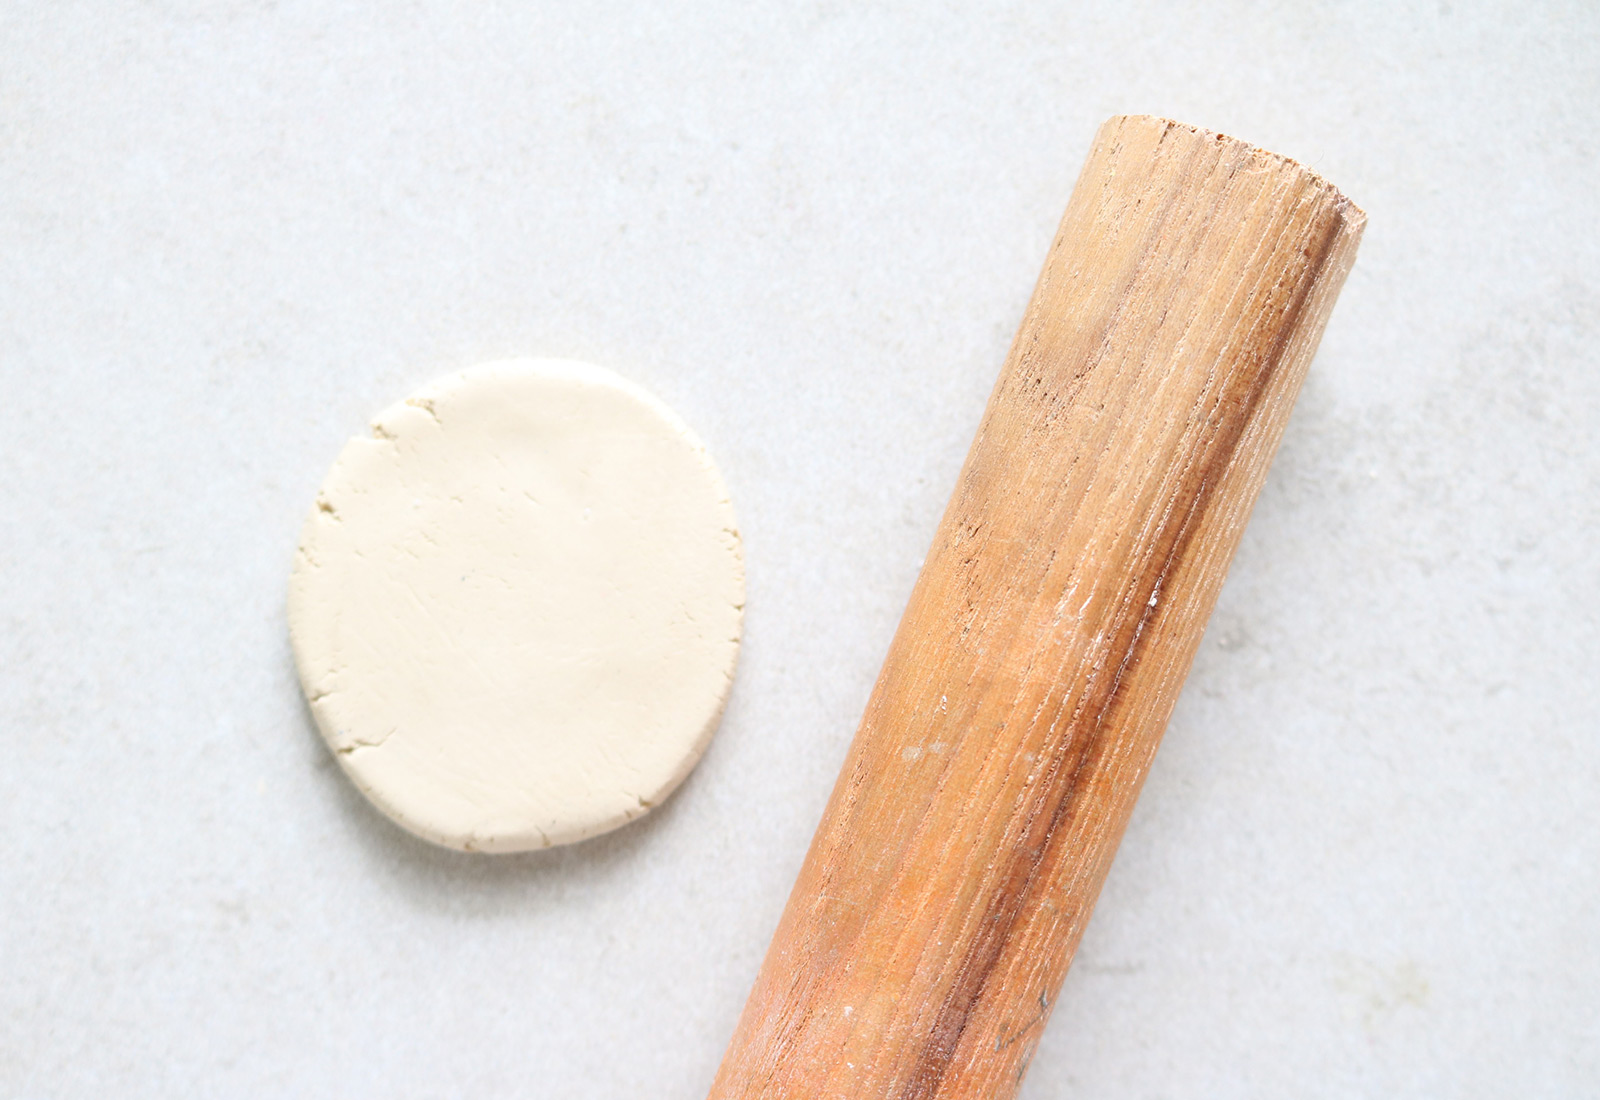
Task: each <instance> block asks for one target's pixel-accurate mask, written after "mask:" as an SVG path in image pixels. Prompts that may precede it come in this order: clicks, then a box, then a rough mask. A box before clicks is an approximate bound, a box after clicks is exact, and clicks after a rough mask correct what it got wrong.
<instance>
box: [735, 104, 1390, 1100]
mask: <svg viewBox="0 0 1600 1100" xmlns="http://www.w3.org/2000/svg"><path fill="white" fill-rule="evenodd" d="M1365 220H1366V219H1365V215H1364V214H1363V213H1362V212H1361V211H1360V210H1359V209H1358V208H1357V207H1356V206H1354V205H1353V204H1352V203H1351V202H1350V201H1349V200H1348V199H1346V198H1345V197H1344V196H1343V195H1341V194H1340V193H1339V192H1338V190H1336V189H1335V188H1334V187H1333V186H1332V185H1330V184H1329V183H1327V182H1326V181H1325V180H1323V179H1321V178H1320V177H1318V176H1317V175H1315V174H1313V173H1312V172H1310V171H1308V170H1306V169H1305V168H1302V167H1301V166H1300V165H1298V164H1296V163H1294V162H1293V161H1290V160H1288V159H1286V158H1284V157H1280V156H1277V155H1275V154H1272V153H1269V152H1266V151H1265V150H1262V149H1258V148H1256V147H1254V146H1251V145H1249V144H1247V143H1245V142H1242V141H1237V140H1235V139H1233V138H1229V137H1225V136H1223V135H1221V134H1213V133H1208V132H1206V131H1203V130H1198V129H1195V128H1194V127H1191V126H1185V125H1182V124H1180V123H1175V122H1171V121H1168V120H1165V119H1158V118H1150V117H1144V116H1125V117H1118V118H1113V119H1111V120H1110V121H1109V122H1107V123H1106V124H1105V125H1104V126H1102V127H1101V128H1100V132H1099V133H1098V134H1097V135H1096V137H1095V141H1094V145H1093V148H1092V149H1091V151H1090V153H1089V159H1088V161H1087V163H1086V164H1085V165H1084V168H1083V173H1082V175H1081V176H1080V177H1079V179H1078V183H1077V186H1076V188H1075V189H1074V190H1073V193H1072V199H1071V202H1070V203H1069V205H1068V207H1067V212H1066V215H1065V216H1064V217H1063V218H1062V221H1061V227H1060V229H1059V231H1058V232H1057V234H1056V238H1055V241H1054V243H1053V244H1052V245H1051V248H1050V254H1049V256H1048V258H1047V259H1046V261H1045V265H1044V271H1043V273H1042V274H1041V275H1040V276H1039V283H1038V286H1037V288H1036V289H1035V290H1034V294H1033V298H1032V301H1031V302H1030V304H1029V306H1028V310H1027V313H1026V314H1025V315H1024V317H1023V321H1022V327H1021V330H1020V331H1019V332H1018V333H1017V338H1016V341H1015V342H1014V343H1013V344H1012V347H1011V352H1010V355H1009V356H1008V357H1007V359H1006V363H1005V366H1004V368H1003V369H1002V370H1001V372H1000V378H999V381H998V382H997V383H996V384H995V388H994V392H993V394H992V395H991V396H990V398H989V405H988V408H987V410H986V411H985V413H984V417H983V421H982V424H981V425H980V427H979V429H978V435H977V438H976V439H975V440H974V441H973V444H972V450H971V452H970V453H969V454H968V456H967V461H966V465H965V466H964V467H963V469H962V471H961V476H960V479H959V481H958V482H957V484H956V488H955V492H954V494H953V496H952V497H951V500H950V504H949V507H948V508H947V510H946V511H945V514H944V518H943V520H942V521H941V523H940V525H939V529H938V532H937V534H936V535H935V537H934V543H933V549H932V550H931V551H930V553H929V554H928V558H927V561H926V563H925V564H924V566H923V569H922V573H921V575H920V576H919V577H918V579H917V583H916V587H915V589H914V590H913V592H912V595H911V600H910V603H909V604H908V605H907V607H906V611H905V615H904V617H903V618H902V619H901V621H900V628H899V630H898V631H897V633H896V634H895V638H894V642H893V644H892V645H891V646H890V649H889V655H888V658H887V659H886V660H885V662H884V665H883V670H882V672H881V673H880V675H879V677H878V682H877V686H876V687H875V688H874V690H873V693H872V697H871V700H870V701H869V702H868V704H867V710H866V715H865V716H864V718H863V719H862V722H861V728H860V730H859V731H858V732H857V734H856V737H855V740H854V742H853V743H852V745H851V747H850V751H849V755H848V757H847V758H846V760H845V763H844V768H843V770H842V771H841V772H840V775H839V780H838V783H837V785H836V786H835V788H834V791H833V796H832V798H831V800H830V801H829V803H828V807H827V810H826V812H825V813H824V815H823V818H822V823H821V824H820V825H819V826H818V828H817V833H816V836H815V838H814V839H813V841H812V844H811V849H810V851H809V853H808V854H807V856H806V860H805V864H804V866H803V867H802V869H801V871H800V877H799V880H798V881H797V882H796V884H795V887H794V892H793V894H791V896H790V898H789V903H788V907H787V908H786V910H785V911H784V914H783V918H782V920H781V921H780V923H779V925H778V930H777V933H776V934H775V935H774V937H773V940H772V946H771V947H770V948H769V949H768V952H767V956H766V960H765V962H764V963H763V964H762V967H761V972H760V974H759V976H758V977H757V979H756V984H755V988H754V990H753V991H752V992H751V994H750V999H749V1001H748V1003H747V1004H746V1006H745V1009H744V1014H743V1016H742V1017H741V1018H740V1020H739V1025H738V1027H737V1029H736V1030H735V1032H734V1036H733V1041H732V1043H731V1044H730V1046H729V1048H728V1051H727V1054H726V1055H725V1056H724V1058H723V1062H722V1066H721V1069H720V1070H719V1071H718V1073H717V1077H716V1081H715V1083H714V1084H713V1086H712V1089H711V1098H712V1100H753V1098H757V1097H759V1098H763V1100H780V1098H784V1100H788V1098H792V1100H823V1098H827V1100H833V1098H835V1097H849V1098H851V1100H877V1098H884V1100H932V1098H938V1100H956V1098H961V1100H979V1098H982V1100H1005V1098H1008V1097H1012V1096H1014V1095H1015V1093H1016V1091H1017V1089H1018V1088H1019V1087H1020V1085H1021V1081H1022V1076H1023V1073H1024V1072H1025V1070H1026V1069H1027V1064H1028V1060H1029V1058H1030V1057H1031V1056H1032V1054H1033V1050H1034V1048H1035V1046H1036V1045H1037V1042H1038V1037H1039V1034H1040V1032H1041V1031H1042V1029H1043V1026H1044V1023H1045V1019H1046V1018H1047V1017H1048V1015H1049V1010H1050V1006H1052V1005H1053V1004H1054V1003H1055V1000H1056V994H1057V991H1058V990H1059V989H1060V988H1061V982H1062V979H1063V978H1064V977H1065V975H1066V970H1067V965H1068V963H1069V962H1070V961H1071V959H1072V953H1073V951H1074V950H1075V949H1076V948H1077V945H1078V941H1079V939H1080V938H1081V936H1082V934H1083V929H1084V926H1085V924H1086V923H1087V921H1088V919H1089V913H1090V911H1091V910H1092V908H1093V907H1094V903H1095V899H1096V897H1097V896H1098V895H1099V892H1100V886H1101V883H1102V882H1103V881H1104V879H1105V875H1106V871H1107V869H1108V868H1109V867H1110V864H1111V858H1112V855H1113V854H1114V853H1115V851H1116V847H1117V844H1118V842H1119V841H1120V840H1121V838H1122V832H1123V829H1124V827H1125V826H1126V824H1127V821H1128V815H1129V813H1130V812H1131V811H1132V809H1133V803H1134V800H1135V799H1136V798H1137V797H1138V793H1139V788H1140V786H1141V785H1142V783H1143V781H1144V776H1145V773H1146V772H1147V771H1148V770H1149V767H1150V761H1151V759H1152V757H1153V756H1154V754H1155V750H1156V745H1157V744H1158V742H1159V741H1160V738H1161V733H1162V731H1163V730H1164V729H1165V727H1166V724H1167V719H1168V717H1169V716H1170V715H1171V713H1172V708H1173V704H1174V703H1175V702H1176V700H1177V697H1178V692H1179V689H1180V688H1181V687H1182V684H1183V680H1184V677H1185V676H1186V675H1187V674H1188V671H1189V665H1190V663H1191V661H1192V660H1193V658H1194V653H1195V649H1196V647H1197V646H1198V645H1199V643H1200V636H1201V634H1202V632H1203V631H1204V629H1205V623H1206V619H1207V618H1208V617H1209V616H1210V614H1211V608H1212V606H1213V604H1214V603H1215V602H1216V598H1217V592H1218V590H1219V589H1220V588H1221V586H1222V581H1223V577H1224V575H1225V574H1226V572H1227V569H1228V563H1229V561H1230V560H1231V559H1232V557H1233V553H1234V550H1235V548H1236V547H1237V546H1238V542H1239V537H1240V534H1241V533H1242V532H1243V530H1244V525H1245V522H1246V520H1247V519H1248V518H1249V514H1250V509H1251V506H1252V505H1253V504H1254V503H1255V499H1256V495H1257V494H1258V492H1259V491H1260V489H1261V484H1262V481H1263V480H1264V479H1265V477H1266V472H1267V466H1268V464H1269V463H1270V462H1271V460H1272V455H1273V452H1274V451H1275V450H1276V449H1277V446H1278V440H1279V438H1280V437H1281V436H1282V434H1283V428H1284V424H1285V423H1286V422H1287V420H1288V417H1289V410H1290V407H1291V405H1292V404H1293V403H1294V399H1295V395H1296V394H1297V393H1298V391H1299V389H1300V383H1301V380H1302V379H1303V378H1304V377H1305V373H1306V368H1307V366H1308V364H1309V363H1310V361H1311V356H1312V354H1313V352H1314V351H1315V350H1316V346H1317V341H1318V340H1319V339H1320V337H1321V335H1322V330H1323V327H1324V326H1325V324H1326V323H1327V319H1328V314H1329V312H1330V311H1331V309H1332V308H1333V302H1334V299H1335V297H1337V295H1338V293H1339V288H1340V286H1341V285H1342V284H1343V282H1344V278H1345V275H1346V274H1347V273H1348V272H1349V270H1350V265H1351V263H1352V262H1353V261H1354V259H1355V253H1356V245H1357V242H1358V241H1359V240H1360V237H1361V230H1362V226H1363V225H1364V223H1365Z"/></svg>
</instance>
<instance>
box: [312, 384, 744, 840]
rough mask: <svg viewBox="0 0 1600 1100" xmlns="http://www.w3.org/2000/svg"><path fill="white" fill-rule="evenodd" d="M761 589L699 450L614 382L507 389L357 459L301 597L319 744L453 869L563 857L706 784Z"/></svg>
mask: <svg viewBox="0 0 1600 1100" xmlns="http://www.w3.org/2000/svg"><path fill="white" fill-rule="evenodd" d="M743 608H744V564H743V558H742V556H741V551H740V544H739V533H738V529H737V527H736V525H735V523H734V516H733V508H732V505H731V504H730V503H729V501H728V494H727V490H726V489H724V487H723V484H722V478H721V477H720V476H719V475H718V473H717V470H716V468H715V467H714V466H713V465H712V464H711V459H710V458H709V456H707V454H706V449H705V447H704V446H702V445H701V443H700V441H699V440H698V439H696V438H695V437H694V435H693V434H692V433H691V432H690V431H689V429H688V428H687V427H685V426H684V424H683V423H682V421H680V420H679V419H678V418H677V417H676V416H674V415H673V413H672V412H671V410H669V409H668V408H666V407H665V406H664V405H662V404H661V403H660V402H659V401H657V400H655V399H654V398H653V397H651V396H650V395H649V394H647V393H645V392H644V391H643V390H641V389H639V388H638V387H636V386H633V385H631V384H629V383H627V382H625V381H623V380H622V379H621V378H619V377H618V376H617V375H615V374H613V373H611V372H610V371H607V370H603V369H601V368H599V367H595V366H591V365H588V364H585V363H577V362H571V361H566V360H549V359H543V360H516V361H508V362H502V363H491V364H488V365H485V366H482V367H477V368H474V369H472V370H468V371H466V372H464V373H461V374H457V375H454V376H451V377H449V378H445V379H442V380H440V381H438V382H435V383H434V384H432V385H430V386H428V387H426V388H425V389H423V390H421V391H420V392H418V393H416V394H415V395H413V396H412V397H410V398H408V399H407V400H406V401H404V402H402V403H401V404H398V405H395V406H394V407H393V408H390V409H388V410H386V411H385V412H383V413H381V414H380V415H379V416H378V417H377V419H376V420H374V421H373V424H372V435H371V436H370V437H366V438H357V439H352V440H351V441H350V442H349V443H348V444H347V445H346V446H345V448H344V450H343V452H341V453H340V455H339V458H338V460H337V461H336V462H335V463H334V464H333V469H332V470H330V471H329V473H328V477H327V480H326V481H325V482H324V483H323V486H322V491H321V493H320V494H319V495H318V497H317V500H316V504H315V505H314V506H313V508H312V509H311V514H310V516H309V517H308V518H307V519H306V522H305V526H304V528H303V529H302V532H301V537H300V548H299V551H298V552H297V554H296V556H295V563H294V573H293V576H292V577H291V579H290V582H289V630H290V636H291V640H292V642H293V646H294V655H295V663H296V665H297V666H298V668H299V671H300V681H301V684H302V685H303V686H304V688H305V692H306V698H307V699H308V700H309V701H310V703H311V710H312V713H313V714H314V715H315V716H316V722H317V726H318V728H319V729H320V730H321V731H322V735H323V737H324V738H326V740H327V742H328V745H329V747H330V748H332V749H333V751H334V753H335V754H336V756H337V758H338V760H339V762H340V763H341V764H342V765H343V766H344V770H345V771H346V772H347V773H348V774H349V776H350V778H351V780H353V781H354V783H355V784H356V786H357V787H359V788H360V789H361V790H362V791H363V792H365V794H366V795H367V797H368V798H370V799H371V800H372V801H373V803H375V804H376V805H377V806H378V808H379V809H381V810H382V811H383V812H384V813H386V814H388V815H389V816H390V817H391V818H393V819H394V820H395V821H396V822H398V823H399V824H400V825H402V826H404V827H405V828H407V829H409V830H411V831H412V832H414V833H416V834H417V835H418V836H421V837H424V838H426V839H428V840H432V841H435V842H437V843H439V844H444V845H448V846H449V847H452V848H461V849H465V850H468V851H482V852H514V851H521V850H524V849H528V848H542V847H549V846H550V845H553V844H565V843H568V842H571V841H575V840H582V839H583V838H585V837H590V836H594V835H596V834H597V833H603V832H605V831H607V830H608V829H613V828H616V827H617V826H618V825H621V824H623V823H624V822H627V821H630V820H632V819H633V818H636V817H639V816H641V815H643V814H644V813H646V812H647V811H649V810H650V808H651V807H653V806H655V805H657V804H658V803H660V801H661V800H662V799H663V798H665V797H666V796H667V795H668V794H670V793H671V791H672V789H673V788H674V787H676V786H677V785H678V784H679V783H680V782H681V781H682V780H683V778H684V776H685V775H687V774H688V773H689V770H690V769H691V768H693V767H694V765H695V762H696V761H697V760H698V759H699V758H700V754H701V753H702V752H704V751H705V748H706V744H707V742H708V741H709V740H710V738H711V734H712V731H713V730H715V728H716V725H717V721H718V719H719V718H720V716H721V713H722V707H723V703H724V701H725V700H726V699H727V697H728V689H729V686H730V685H731V683H732V679H733V669H734V662H735V660H736V659H737V656H738V651H739V630H740V623H741V619H742V617H743Z"/></svg>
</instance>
